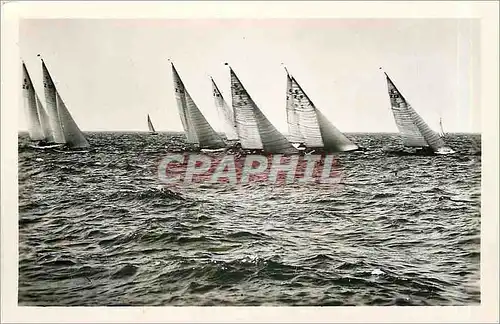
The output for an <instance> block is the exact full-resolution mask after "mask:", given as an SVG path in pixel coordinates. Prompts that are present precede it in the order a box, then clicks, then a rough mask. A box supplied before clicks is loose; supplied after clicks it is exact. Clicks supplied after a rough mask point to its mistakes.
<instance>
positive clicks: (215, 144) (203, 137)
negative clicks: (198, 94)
mask: <svg viewBox="0 0 500 324" xmlns="http://www.w3.org/2000/svg"><path fill="white" fill-rule="evenodd" d="M171 64H172V74H173V79H174V88H175V98H176V100H177V108H178V109H179V116H180V118H181V122H182V126H183V128H184V131H185V132H186V138H187V142H188V143H191V144H197V145H199V147H200V148H202V149H220V148H224V147H225V146H226V144H225V143H224V141H223V140H222V138H221V137H220V136H219V134H217V133H216V132H215V130H214V129H213V128H212V126H210V124H209V123H208V121H207V120H206V119H205V116H203V114H202V113H201V111H200V110H199V109H198V106H196V104H195V102H194V101H193V99H192V98H191V96H190V95H189V92H188V91H187V90H186V87H185V86H184V83H183V82H182V80H181V78H180V76H179V74H178V73H177V70H176V69H175V67H174V64H173V63H171Z"/></svg>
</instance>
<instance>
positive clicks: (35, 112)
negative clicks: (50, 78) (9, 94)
mask: <svg viewBox="0 0 500 324" xmlns="http://www.w3.org/2000/svg"><path fill="white" fill-rule="evenodd" d="M22 67H23V85H22V89H23V104H24V111H25V114H26V121H27V125H28V134H29V137H30V139H31V140H32V141H34V142H36V145H35V146H34V147H42V146H43V148H48V147H49V146H59V145H50V143H53V142H54V141H53V138H52V132H51V129H50V125H49V120H48V116H47V113H46V112H45V109H44V108H43V106H42V103H41V102H40V98H39V97H38V94H37V93H36V91H35V88H34V87H33V82H32V81H31V77H30V75H29V73H28V69H27V68H26V65H25V64H24V62H22Z"/></svg>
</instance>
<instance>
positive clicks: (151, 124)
mask: <svg viewBox="0 0 500 324" xmlns="http://www.w3.org/2000/svg"><path fill="white" fill-rule="evenodd" d="M148 128H149V131H150V132H152V133H156V131H155V128H154V126H153V123H152V122H151V118H150V117H149V114H148Z"/></svg>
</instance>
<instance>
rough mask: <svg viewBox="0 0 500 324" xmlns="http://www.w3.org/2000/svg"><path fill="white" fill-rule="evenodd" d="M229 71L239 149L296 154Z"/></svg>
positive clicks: (234, 75)
mask: <svg viewBox="0 0 500 324" xmlns="http://www.w3.org/2000/svg"><path fill="white" fill-rule="evenodd" d="M226 65H228V64H227V63H226ZM229 70H230V74H231V97H232V105H233V110H234V119H235V123H236V129H237V132H238V137H239V139H240V144H241V147H242V148H243V149H247V150H263V151H264V152H266V153H282V154H283V153H290V154H293V153H298V151H297V149H296V148H295V147H294V146H293V145H292V144H291V143H290V142H289V141H288V139H286V137H285V136H284V135H283V134H281V133H280V132H279V131H278V130H277V129H276V128H275V127H274V125H273V124H271V122H270V121H269V120H268V119H267V118H266V116H265V115H264V114H263V113H262V111H261V110H260V109H259V107H257V105H256V104H255V102H254V101H253V100H252V98H251V97H250V95H249V94H248V92H247V90H246V89H245V87H244V86H243V84H242V83H241V82H240V80H239V79H238V77H237V76H236V74H235V73H234V71H233V69H232V68H231V67H229Z"/></svg>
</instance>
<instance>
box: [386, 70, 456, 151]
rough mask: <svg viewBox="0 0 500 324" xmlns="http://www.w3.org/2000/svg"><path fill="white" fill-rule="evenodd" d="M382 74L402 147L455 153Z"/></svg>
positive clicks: (387, 77)
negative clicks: (401, 140) (385, 81)
mask: <svg viewBox="0 0 500 324" xmlns="http://www.w3.org/2000/svg"><path fill="white" fill-rule="evenodd" d="M384 74H385V76H386V80H387V87H388V91H389V98H390V101H391V108H392V113H393V115H394V119H395V121H396V125H397V127H398V129H399V132H400V134H401V137H402V139H403V143H404V145H405V146H407V147H417V148H421V149H424V150H429V151H432V152H433V153H436V154H451V153H455V151H453V150H452V149H451V148H449V147H448V146H446V144H445V142H444V141H443V139H442V138H441V136H439V135H438V134H437V133H436V132H435V131H433V130H432V129H431V128H430V127H429V126H428V125H427V124H426V123H425V121H424V120H423V119H422V117H420V115H419V114H418V113H417V112H416V111H415V110H414V109H413V108H412V107H411V105H410V104H409V103H408V102H407V101H406V99H405V98H404V97H403V95H402V94H401V93H400V92H399V90H398V89H397V88H396V86H395V85H394V83H393V82H392V80H391V79H390V78H389V76H388V75H387V73H385V72H384Z"/></svg>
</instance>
